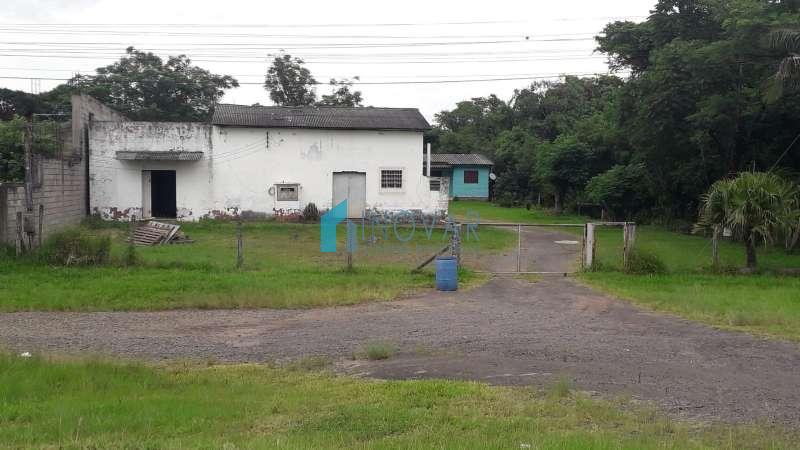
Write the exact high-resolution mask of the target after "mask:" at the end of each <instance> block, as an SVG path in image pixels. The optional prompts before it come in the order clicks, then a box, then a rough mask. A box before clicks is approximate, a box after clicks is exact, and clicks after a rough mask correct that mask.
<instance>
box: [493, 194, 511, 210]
mask: <svg viewBox="0 0 800 450" xmlns="http://www.w3.org/2000/svg"><path fill="white" fill-rule="evenodd" d="M496 202H497V205H498V206H500V207H501V208H513V207H514V206H516V202H515V201H514V197H513V196H512V195H511V194H503V195H500V196H499V197H497V200H496Z"/></svg>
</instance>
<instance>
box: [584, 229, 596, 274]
mask: <svg viewBox="0 0 800 450" xmlns="http://www.w3.org/2000/svg"><path fill="white" fill-rule="evenodd" d="M594 227H595V224H593V223H587V224H586V236H584V239H583V245H584V250H583V256H584V260H583V267H584V269H591V268H592V265H594Z"/></svg>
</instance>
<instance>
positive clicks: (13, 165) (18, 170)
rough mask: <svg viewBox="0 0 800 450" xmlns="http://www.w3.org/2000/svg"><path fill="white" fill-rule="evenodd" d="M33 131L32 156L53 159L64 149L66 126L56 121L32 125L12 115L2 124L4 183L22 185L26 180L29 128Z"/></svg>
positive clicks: (0, 159) (0, 143) (0, 161)
mask: <svg viewBox="0 0 800 450" xmlns="http://www.w3.org/2000/svg"><path fill="white" fill-rule="evenodd" d="M26 126H27V127H29V129H30V131H31V153H32V154H33V155H34V156H41V155H45V156H52V155H55V154H57V152H58V151H59V150H60V149H61V145H62V142H63V134H62V133H64V130H63V128H64V124H62V123H59V122H57V121H53V120H38V121H34V122H30V123H28V122H27V121H26V120H25V119H24V118H23V117H20V116H12V117H11V119H10V120H5V121H0V182H4V181H5V182H20V181H23V180H24V179H25V144H24V141H25V127H26Z"/></svg>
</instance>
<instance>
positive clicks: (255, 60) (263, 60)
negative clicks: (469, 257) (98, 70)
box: [0, 53, 605, 65]
mask: <svg viewBox="0 0 800 450" xmlns="http://www.w3.org/2000/svg"><path fill="white" fill-rule="evenodd" d="M0 56H15V57H20V58H50V59H59V58H65V59H84V60H99V59H105V58H107V57H109V56H105V57H104V56H102V55H92V56H95V57H87V56H78V55H38V54H37V55H30V54H13V53H11V54H9V53H0ZM115 56H118V55H113V56H110V57H115ZM190 59H191V60H192V61H194V62H211V63H249V64H264V63H266V62H269V60H268V58H267V57H265V58H251V59H220V58H204V57H201V58H191V57H190ZM591 59H605V56H595V55H593V56H573V57H553V58H547V57H541V58H517V59H498V58H492V59H483V58H475V59H460V60H459V59H445V58H443V59H440V60H425V61H422V60H418V61H416V60H393V61H367V60H353V61H347V60H327V61H323V60H307V61H305V62H306V63H307V64H353V65H363V64H368V65H372V64H456V63H491V62H537V61H566V60H591Z"/></svg>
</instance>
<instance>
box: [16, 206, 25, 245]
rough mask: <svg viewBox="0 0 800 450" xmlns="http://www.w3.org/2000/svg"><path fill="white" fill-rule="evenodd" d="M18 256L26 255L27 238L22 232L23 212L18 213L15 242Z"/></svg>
mask: <svg viewBox="0 0 800 450" xmlns="http://www.w3.org/2000/svg"><path fill="white" fill-rule="evenodd" d="M14 243H15V244H16V245H15V248H16V249H17V256H20V255H21V254H23V253H25V237H24V233H23V232H22V212H21V211H17V239H15V240H14Z"/></svg>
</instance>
